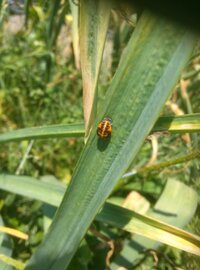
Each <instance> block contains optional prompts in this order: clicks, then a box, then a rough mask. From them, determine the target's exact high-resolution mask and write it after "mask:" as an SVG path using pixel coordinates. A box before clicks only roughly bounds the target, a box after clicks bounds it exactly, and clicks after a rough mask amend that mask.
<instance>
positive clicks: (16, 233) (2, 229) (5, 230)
mask: <svg viewBox="0 0 200 270" xmlns="http://www.w3.org/2000/svg"><path fill="white" fill-rule="evenodd" d="M0 232H1V233H7V234H9V235H12V236H15V237H18V238H20V239H23V240H27V239H28V235H27V234H25V233H23V232H20V231H18V230H15V229H13V228H8V227H1V226H0Z"/></svg>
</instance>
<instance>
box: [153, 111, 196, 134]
mask: <svg viewBox="0 0 200 270" xmlns="http://www.w3.org/2000/svg"><path fill="white" fill-rule="evenodd" d="M152 131H153V132H154V131H168V132H173V133H181V132H198V131H200V113H194V114H188V115H187V114H186V115H181V116H166V117H160V118H159V119H158V121H157V122H156V123H155V125H154V127H153V130H152Z"/></svg>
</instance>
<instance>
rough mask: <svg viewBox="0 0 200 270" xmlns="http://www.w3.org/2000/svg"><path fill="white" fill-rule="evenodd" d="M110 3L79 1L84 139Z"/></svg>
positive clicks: (94, 106) (91, 119) (93, 107)
mask: <svg viewBox="0 0 200 270" xmlns="http://www.w3.org/2000/svg"><path fill="white" fill-rule="evenodd" d="M109 3H110V1H102V0H96V1H93V0H80V33H79V37H80V51H81V54H80V58H81V70H82V78H83V107H84V118H85V127H86V138H87V136H88V134H89V131H90V129H91V125H92V124H93V123H94V118H95V117H96V109H97V91H96V90H97V81H98V76H99V71H100V65H101V60H102V55H103V49H104V44H105V39H106V33H107V29H108V23H109V18H110V4H109Z"/></svg>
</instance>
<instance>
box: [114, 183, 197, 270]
mask: <svg viewBox="0 0 200 270" xmlns="http://www.w3.org/2000/svg"><path fill="white" fill-rule="evenodd" d="M197 205H198V195H197V194H196V192H195V191H194V190H192V189H191V188H190V187H188V186H186V185H185V184H183V183H181V182H179V181H176V180H173V179H170V180H168V181H167V184H166V186H165V188H164V190H163V193H162V194H161V196H160V198H159V200H158V201H157V203H156V204H155V206H154V208H153V209H151V210H149V211H148V212H147V216H148V217H149V218H150V217H152V218H153V219H156V220H159V221H160V222H161V221H163V222H167V223H168V224H171V225H173V226H177V227H180V228H183V227H184V226H185V225H186V224H188V222H189V221H190V220H191V218H192V217H193V215H194V213H195V210H196V207H197ZM145 224H146V225H147V226H148V224H152V225H153V223H151V221H150V220H149V222H145ZM138 225H139V224H138ZM125 226H129V224H126V225H125ZM138 227H140V226H138ZM142 227H143V226H142ZM142 227H141V228H140V229H141V230H142ZM153 227H154V228H150V227H149V230H148V231H147V234H149V236H148V239H147V238H146V237H143V236H145V235H144V234H143V236H140V235H133V237H132V240H127V241H125V243H124V248H123V250H122V251H121V253H120V254H119V256H117V257H116V258H115V261H114V262H113V263H112V265H111V269H117V268H118V267H119V266H123V267H128V268H131V267H133V265H134V264H135V263H138V259H142V258H143V256H144V254H143V253H141V252H143V251H144V250H145V249H155V248H157V247H158V242H155V241H153V240H151V239H153V238H152V236H153V234H154V233H155V234H156V235H157V237H158V238H159V235H160V240H159V239H157V241H160V242H164V241H165V243H166V244H169V245H171V246H174V247H176V248H181V249H182V250H185V251H187V252H191V250H192V249H193V247H194V246H195V253H194V254H196V255H199V256H200V242H199V240H200V239H199V237H198V236H197V237H196V240H195V239H193V240H192V238H190V233H187V232H185V231H182V230H178V231H176V229H177V228H175V227H171V228H164V227H165V225H163V226H162V223H161V224H159V226H156V224H154V225H153ZM162 229H163V230H164V231H162ZM174 229H175V230H174ZM159 230H161V231H160V232H159ZM169 232H171V233H172V234H173V237H171V235H168V233H169ZM141 235H142V234H141ZM146 236H147V235H146ZM176 237H178V238H176ZM179 237H180V238H179ZM189 239H190V240H189ZM162 240H164V241H162ZM185 240H186V242H187V241H188V240H189V242H190V241H191V242H190V243H186V242H185ZM167 242H168V243H167ZM193 245H194V246H193Z"/></svg>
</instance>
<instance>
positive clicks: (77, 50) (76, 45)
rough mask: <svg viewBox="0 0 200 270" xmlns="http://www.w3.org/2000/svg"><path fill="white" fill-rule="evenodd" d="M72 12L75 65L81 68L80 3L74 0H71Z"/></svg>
mask: <svg viewBox="0 0 200 270" xmlns="http://www.w3.org/2000/svg"><path fill="white" fill-rule="evenodd" d="M69 4H70V9H71V12H72V43H73V44H72V45H73V53H74V58H75V65H76V68H77V69H80V48H79V5H78V4H74V2H73V1H72V0H70V1H69Z"/></svg>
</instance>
